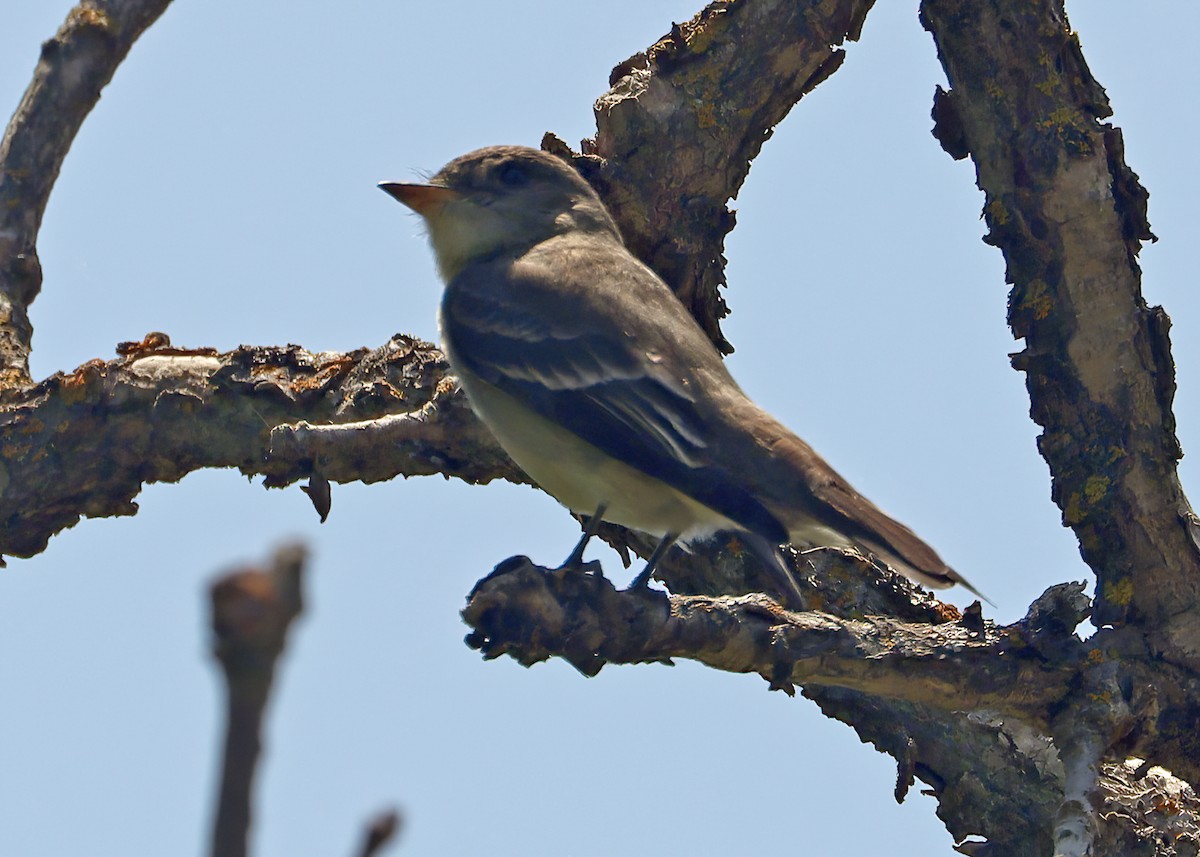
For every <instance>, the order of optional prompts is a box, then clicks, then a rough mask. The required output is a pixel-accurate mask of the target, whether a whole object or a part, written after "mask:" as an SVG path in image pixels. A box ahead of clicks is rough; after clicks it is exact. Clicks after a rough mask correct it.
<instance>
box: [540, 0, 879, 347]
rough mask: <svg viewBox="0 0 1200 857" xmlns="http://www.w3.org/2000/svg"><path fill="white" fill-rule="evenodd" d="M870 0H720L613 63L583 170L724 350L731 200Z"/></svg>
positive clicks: (550, 145)
mask: <svg viewBox="0 0 1200 857" xmlns="http://www.w3.org/2000/svg"><path fill="white" fill-rule="evenodd" d="M872 5H873V2H872V0H816V2H811V3H793V2H789V0H756V2H733V0H718V2H714V3H710V4H709V5H708V6H707V7H706V8H705V9H704V10H703V11H702V12H700V13H699V14H698V15H696V17H695V18H693V19H692V20H691V21H689V22H687V23H685V24H677V25H675V26H673V27H672V28H671V32H670V33H668V34H667V35H666V36H663V38H661V39H659V41H658V42H656V43H655V44H654V45H652V46H651V47H650V48H649V49H648V50H646V51H645V52H642V53H639V54H636V55H635V56H633V57H630V58H629V59H627V60H625V61H624V62H623V63H620V64H619V65H617V67H616V68H614V69H613V72H612V75H611V77H610V79H609V83H610V85H611V87H612V88H611V89H609V91H608V92H606V93H605V94H604V95H603V96H601V97H600V99H599V100H598V101H597V102H596V136H595V137H594V138H592V139H590V140H584V141H583V146H582V148H583V157H576V158H575V165H576V167H577V168H578V169H579V170H580V172H582V173H583V174H584V175H585V176H587V177H588V179H589V180H590V181H592V183H593V184H594V185H595V186H596V188H597V190H599V191H600V193H601V196H603V198H604V202H605V204H606V205H607V206H608V207H609V209H610V210H611V211H612V213H613V215H614V216H615V217H616V219H617V222H618V223H619V224H620V226H621V234H622V235H623V236H624V238H625V242H626V243H627V244H628V245H629V247H630V249H631V250H633V252H634V253H635V254H636V255H637V256H639V257H640V258H641V259H642V260H643V261H644V262H646V264H648V265H649V266H650V267H651V268H653V269H654V270H655V271H657V272H658V274H659V275H660V276H661V277H662V278H663V279H664V280H666V281H667V283H668V284H670V285H671V287H672V288H673V289H674V290H675V293H676V294H677V295H679V298H680V300H682V301H683V302H684V304H685V305H687V306H688V308H689V309H691V311H692V314H693V315H694V316H695V317H696V319H697V320H698V321H699V322H700V325H701V326H702V327H703V328H704V329H705V331H706V332H707V333H708V335H709V337H710V338H711V339H712V340H713V342H714V343H715V344H716V345H717V347H718V348H720V349H721V350H722V351H723V352H725V353H730V352H732V351H733V346H732V345H731V344H730V343H729V342H728V341H727V340H726V339H725V337H724V336H723V335H722V334H721V329H720V321H721V319H722V318H724V317H725V315H726V314H727V312H728V310H727V309H726V306H725V302H724V299H723V298H722V297H721V294H720V292H719V291H718V289H719V288H722V287H724V285H725V257H724V255H723V253H724V247H725V235H726V234H728V233H729V232H730V231H731V230H732V229H733V227H734V216H733V213H732V212H730V211H729V210H728V209H727V208H726V203H727V202H728V201H729V200H730V199H731V198H734V197H736V196H737V194H738V190H739V189H740V188H741V186H742V182H744V181H745V180H746V175H747V174H748V173H749V172H750V164H751V163H752V162H753V160H754V158H755V157H756V156H757V155H758V153H759V150H761V149H762V146H763V144H764V143H765V142H766V141H767V140H769V139H770V138H771V134H772V133H773V132H774V128H775V126H776V125H777V124H779V123H780V122H781V121H782V120H783V118H784V117H785V116H787V114H788V111H789V110H791V108H792V106H793V105H795V104H796V102H798V101H799V100H800V99H801V98H802V97H803V96H804V95H805V94H806V93H808V92H809V91H811V90H812V89H813V88H814V87H816V86H817V84H819V83H820V82H821V81H823V80H825V79H826V78H827V77H829V76H830V75H831V74H833V73H834V72H835V71H836V70H837V69H838V67H839V66H840V65H841V64H842V61H843V60H844V59H845V56H846V55H845V51H843V50H841V49H840V48H838V47H837V46H838V45H841V44H842V43H843V42H845V41H846V40H847V39H849V40H851V41H854V40H856V39H857V38H858V35H859V31H860V30H861V29H862V23H863V19H864V18H865V17H866V14H867V11H868V10H869V9H870V8H871V6H872ZM543 146H544V147H545V148H547V149H550V150H551V151H558V152H560V153H563V152H565V149H566V147H565V145H564V144H562V143H558V142H557V141H554V140H552V139H551V140H548V141H547V142H546V143H544V144H543Z"/></svg>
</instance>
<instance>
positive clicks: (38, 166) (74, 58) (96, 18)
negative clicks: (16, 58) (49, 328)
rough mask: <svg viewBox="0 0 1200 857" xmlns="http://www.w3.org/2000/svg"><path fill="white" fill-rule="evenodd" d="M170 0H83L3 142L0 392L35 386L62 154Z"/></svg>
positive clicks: (47, 47) (49, 45) (49, 49)
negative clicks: (39, 314)
mask: <svg viewBox="0 0 1200 857" xmlns="http://www.w3.org/2000/svg"><path fill="white" fill-rule="evenodd" d="M170 2H171V0H84V2H82V3H80V4H79V5H78V6H76V7H75V8H74V9H72V10H71V11H70V12H69V13H67V19H66V21H64V22H63V25H62V26H61V27H59V29H58V32H57V33H55V34H54V36H53V38H51V39H49V40H48V41H46V42H44V43H43V44H42V55H41V58H40V59H39V60H38V64H37V69H36V70H35V71H34V74H33V80H32V81H31V82H30V84H29V88H28V89H26V90H25V95H24V97H23V98H22V99H21V104H20V105H19V106H18V107H17V111H16V113H14V114H13V117H12V120H11V121H10V122H9V123H8V128H7V129H6V130H5V132H4V138H3V139H2V140H0V395H3V394H4V393H6V392H8V391H12V390H14V389H20V388H23V387H27V386H29V384H30V383H31V379H30V377H29V348H30V340H31V338H32V336H33V327H32V326H31V325H30V323H29V314H28V309H29V305H30V304H31V303H33V300H34V298H36V297H37V295H38V292H39V291H40V290H41V287H42V268H41V263H40V262H39V261H38V255H37V235H38V230H39V229H40V228H41V225H42V215H43V214H44V213H45V211H46V203H47V202H48V201H49V199H50V191H51V189H52V188H53V187H54V182H55V181H56V180H57V179H58V172H59V170H60V169H61V168H62V162H63V159H64V158H65V157H66V156H67V151H68V150H69V149H70V148H71V143H72V142H74V140H75V135H76V134H77V133H78V132H79V128H80V126H81V125H82V124H83V120H84V119H86V118H87V115H88V114H89V113H90V112H91V111H92V108H93V107H95V106H96V102H97V101H98V100H99V99H100V90H102V89H103V88H104V87H105V86H107V85H108V82H109V81H110V80H112V76H113V73H114V72H115V71H116V70H117V66H118V65H120V64H121V61H122V60H124V59H125V56H126V54H128V53H129V49H130V48H131V47H133V43H134V42H135V41H136V40H137V38H138V36H140V35H141V34H142V33H143V31H145V29H146V28H147V27H149V26H150V25H151V24H153V23H154V22H155V21H156V20H157V19H158V16H159V15H161V14H162V13H163V12H164V11H166V8H167V6H168V5H169V4H170Z"/></svg>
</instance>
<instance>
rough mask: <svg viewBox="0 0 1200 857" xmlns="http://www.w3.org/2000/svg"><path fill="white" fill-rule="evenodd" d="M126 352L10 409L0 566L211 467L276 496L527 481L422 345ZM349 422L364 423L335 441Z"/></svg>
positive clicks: (1, 417) (163, 343)
mask: <svg viewBox="0 0 1200 857" xmlns="http://www.w3.org/2000/svg"><path fill="white" fill-rule="evenodd" d="M121 350H122V352H123V356H122V357H120V358H119V359H117V360H112V361H109V362H107V363H105V362H101V361H99V360H95V361H92V362H90V363H88V364H86V365H84V366H81V367H80V368H79V369H77V370H76V371H74V372H72V373H69V374H62V373H59V374H56V375H53V376H51V377H50V378H48V379H46V380H45V381H43V382H41V383H40V384H38V385H37V386H36V387H33V388H32V389H30V390H28V391H26V392H25V393H23V394H22V395H21V396H20V397H19V399H17V400H16V401H14V402H11V403H10V404H9V405H8V406H7V407H4V408H0V437H2V438H3V443H0V553H5V554H9V555H14V556H30V555H33V554H36V553H38V552H39V551H41V550H42V549H44V548H45V546H46V542H47V540H48V539H49V538H50V537H51V536H52V535H53V534H54V533H56V532H58V531H59V530H61V529H63V528H65V527H69V526H73V525H74V524H75V523H76V522H77V521H78V520H79V519H80V517H81V516H85V515H86V516H89V517H100V516H107V515H129V514H134V513H135V512H136V511H137V505H136V504H135V503H134V502H133V498H134V497H136V496H137V494H138V492H139V491H140V490H141V486H142V484H143V483H145V482H173V481H176V480H178V479H181V478H182V477H183V476H185V475H186V474H188V473H190V472H191V471H193V470H196V469H198V468H201V467H236V468H238V469H239V470H241V472H243V473H246V474H262V475H264V476H266V484H267V485H268V486H271V487H274V486H282V485H287V484H290V483H291V482H294V481H296V480H299V479H304V478H307V477H309V476H310V475H311V474H312V473H314V471H318V472H320V473H321V474H323V476H324V477H326V478H328V479H332V480H336V481H341V482H345V481H350V480H354V479H361V480H363V481H365V482H374V481H378V480H382V479H390V478H393V477H395V476H397V475H400V474H403V475H405V476H413V475H422V474H433V473H441V474H444V475H447V476H450V475H454V476H458V477H460V478H462V479H465V480H467V481H471V482H487V481H489V480H491V479H495V478H497V477H503V478H508V479H512V480H514V481H516V480H521V479H523V478H524V476H523V475H522V474H521V473H520V471H519V470H517V469H516V467H515V466H514V465H513V464H512V463H511V461H510V460H509V459H508V457H507V456H506V455H505V454H504V453H503V452H502V451H501V450H500V448H499V447H498V446H497V445H496V443H495V441H494V440H493V439H492V436H491V435H490V434H489V433H488V431H487V430H486V429H485V428H484V427H483V426H482V424H481V423H480V422H479V421H478V420H477V419H476V418H475V416H474V415H473V414H472V413H471V411H470V408H469V407H468V406H467V404H466V402H465V400H464V398H463V396H462V394H461V393H459V392H458V389H457V385H456V384H454V383H453V381H452V380H450V379H447V377H446V374H445V373H446V364H445V360H444V359H443V357H442V355H441V352H439V351H438V350H437V349H436V348H434V347H433V346H431V345H429V344H427V343H424V342H421V341H419V340H415V339H410V338H408V337H403V336H398V337H396V338H395V339H393V340H391V341H390V342H388V343H387V344H386V345H385V346H383V347H382V348H379V349H375V350H367V349H361V350H359V351H354V352H351V353H349V354H331V353H318V354H314V353H311V352H308V351H304V350H303V349H301V348H299V347H297V346H288V347H286V348H280V347H265V348H251V347H243V348H239V349H237V350H235V351H230V352H227V353H225V354H218V353H216V351H215V350H213V349H181V348H175V347H172V346H171V345H170V342H169V340H168V339H167V338H166V337H165V336H164V335H163V334H152V335H151V336H149V337H147V338H146V340H145V341H143V342H139V343H124V344H123V345H122V347H121ZM389 414H391V415H394V418H393V419H391V420H385V421H383V422H380V423H378V424H371V423H369V422H365V421H370V420H375V419H378V418H380V417H384V416H387V415H389ZM401 415H402V416H401ZM335 422H337V423H350V425H343V426H342V427H340V428H338V429H336V430H333V429H322V428H321V426H322V425H323V424H332V423H335Z"/></svg>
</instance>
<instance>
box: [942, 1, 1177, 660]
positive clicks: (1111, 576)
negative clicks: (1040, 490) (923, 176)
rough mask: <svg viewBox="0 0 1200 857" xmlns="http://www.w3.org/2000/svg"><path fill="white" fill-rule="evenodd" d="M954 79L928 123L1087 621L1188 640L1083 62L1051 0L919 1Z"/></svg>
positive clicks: (1165, 487)
mask: <svg viewBox="0 0 1200 857" xmlns="http://www.w3.org/2000/svg"><path fill="white" fill-rule="evenodd" d="M921 8H922V15H923V20H924V22H925V25H926V27H927V28H928V29H929V31H930V32H931V33H933V36H934V39H935V41H936V42H937V46H938V53H939V56H940V57H941V60H942V65H943V67H944V68H945V70H946V76H947V78H948V79H949V81H950V83H951V85H952V87H953V89H951V91H950V92H949V93H939V95H938V98H937V101H936V104H935V117H936V118H937V120H938V126H937V129H936V130H935V133H936V134H937V135H938V136H939V138H940V139H941V140H942V141H943V144H944V145H945V146H946V149H947V151H949V152H950V153H951V154H952V155H955V156H958V157H961V156H962V155H963V154H964V153H966V152H969V153H970V155H971V157H972V159H973V160H974V162H975V165H976V172H977V176H978V183H979V186H980V188H982V189H983V190H984V192H985V193H986V195H987V202H986V205H985V207H984V214H985V216H986V218H987V223H988V226H989V229H990V232H989V234H988V237H987V238H986V239H985V240H986V241H987V242H988V243H991V244H994V245H996V246H997V247H999V248H1000V249H1001V250H1002V251H1003V253H1004V258H1005V261H1006V262H1007V265H1008V280H1009V282H1011V283H1013V289H1012V292H1011V294H1010V297H1009V323H1010V325H1011V327H1012V330H1013V334H1014V336H1016V337H1018V338H1024V339H1025V349H1024V350H1023V351H1022V352H1020V353H1019V354H1017V355H1015V356H1014V358H1013V365H1014V366H1015V367H1016V368H1017V369H1019V370H1021V371H1024V372H1025V373H1026V376H1027V379H1026V384H1027V386H1028V389H1029V396H1030V402H1031V403H1032V411H1031V413H1032V416H1033V418H1034V420H1035V421H1036V422H1037V423H1038V424H1039V425H1041V426H1042V427H1043V428H1044V429H1045V431H1044V433H1043V434H1042V436H1041V437H1040V438H1039V442H1038V446H1039V449H1040V450H1041V452H1042V455H1043V456H1044V457H1045V459H1046V461H1047V463H1048V464H1049V465H1050V470H1051V473H1052V475H1053V477H1054V485H1053V491H1052V493H1053V496H1054V499H1055V502H1057V503H1058V505H1059V508H1061V509H1062V512H1063V522H1064V523H1065V524H1066V525H1068V526H1070V527H1071V528H1072V529H1073V530H1074V531H1075V533H1076V535H1077V536H1078V538H1079V542H1080V546H1081V550H1082V553H1083V557H1084V559H1085V561H1086V562H1087V563H1088V564H1089V565H1090V566H1091V567H1092V569H1093V570H1094V571H1095V572H1096V576H1097V586H1096V593H1097V606H1096V615H1095V616H1094V621H1095V622H1096V623H1097V624H1099V625H1105V624H1120V623H1123V622H1126V621H1134V622H1138V623H1144V624H1145V625H1147V626H1148V627H1147V630H1148V631H1149V632H1150V633H1152V634H1153V635H1154V637H1155V646H1156V647H1160V648H1162V649H1164V650H1168V651H1169V652H1170V653H1171V656H1172V657H1176V658H1182V659H1189V660H1192V661H1193V662H1194V661H1195V659H1196V656H1197V655H1196V653H1198V652H1200V622H1198V621H1197V618H1196V608H1197V606H1198V605H1200V548H1198V547H1197V529H1196V518H1195V516H1194V515H1193V513H1192V511H1191V507H1190V505H1189V503H1188V501H1187V498H1186V497H1185V496H1184V494H1183V490H1182V488H1181V486H1180V484H1179V479H1178V475H1177V472H1176V466H1175V463H1176V461H1177V459H1178V458H1179V457H1180V455H1181V452H1180V448H1179V443H1178V441H1177V439H1176V437H1175V433H1174V430H1175V418H1174V415H1173V414H1172V411H1171V404H1172V398H1173V396H1174V392H1175V376H1174V364H1173V363H1172V361H1171V354H1170V343H1169V340H1168V336H1167V331H1168V330H1169V327H1170V321H1169V319H1168V318H1167V316H1166V314H1165V313H1164V312H1163V311H1162V309H1161V308H1157V307H1156V308H1150V307H1147V306H1146V303H1145V301H1144V299H1143V297H1142V293H1141V282H1140V281H1141V271H1140V269H1139V268H1138V265H1137V261H1136V256H1137V253H1138V250H1139V248H1140V246H1141V242H1142V241H1144V240H1148V239H1153V235H1152V234H1151V233H1150V229H1149V225H1148V223H1147V221H1146V199H1147V193H1146V191H1145V190H1144V189H1143V188H1142V187H1141V185H1140V184H1139V183H1138V180H1137V176H1136V175H1135V174H1134V173H1133V172H1132V171H1131V170H1130V169H1129V168H1128V167H1127V166H1126V165H1125V162H1124V151H1123V145H1122V141H1121V132H1120V130H1119V129H1116V128H1114V127H1112V126H1111V125H1107V124H1101V123H1100V122H1098V121H1097V120H1099V119H1103V118H1105V117H1107V116H1109V115H1110V114H1111V111H1110V109H1109V106H1108V100H1107V97H1106V95H1105V93H1104V90H1103V89H1102V88H1101V87H1100V85H1099V84H1098V83H1097V82H1096V81H1095V79H1094V78H1093V77H1092V75H1091V72H1090V71H1089V70H1088V67H1087V64H1086V63H1085V62H1084V59H1083V54H1082V51H1081V50H1080V47H1079V41H1078V39H1077V37H1076V36H1075V34H1074V33H1073V32H1071V30H1070V27H1069V25H1068V23H1067V20H1066V15H1065V13H1064V11H1063V7H1062V2H1061V0H1038V2H1034V3H1027V2H1020V3H1018V2H1014V0H987V1H986V2H982V3H980V2H974V0H972V2H969V3H968V2H964V0H925V2H924V3H923V4H922V7H921Z"/></svg>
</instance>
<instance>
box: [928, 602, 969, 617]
mask: <svg viewBox="0 0 1200 857" xmlns="http://www.w3.org/2000/svg"><path fill="white" fill-rule="evenodd" d="M933 609H934V612H936V613H937V614H938V618H939V619H941V620H942V621H943V622H957V621H958V620H959V619H961V618H962V615H963V614H962V611H961V610H959V609H958V608H957V607H955V606H954V605H953V604H947V603H946V602H945V601H939V602H937V605H936V606H935V607H934V608H933Z"/></svg>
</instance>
